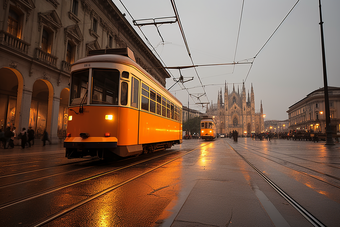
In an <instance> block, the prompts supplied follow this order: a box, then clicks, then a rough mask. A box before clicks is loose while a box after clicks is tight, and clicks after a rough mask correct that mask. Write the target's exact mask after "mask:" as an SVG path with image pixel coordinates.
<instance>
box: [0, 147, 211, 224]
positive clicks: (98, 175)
mask: <svg viewBox="0 0 340 227" xmlns="http://www.w3.org/2000/svg"><path fill="white" fill-rule="evenodd" d="M206 145H207V144H206ZM201 147H202V145H200V146H197V147H196V148H194V149H192V150H190V151H184V153H182V154H180V155H177V156H176V157H174V158H172V159H170V160H169V161H166V162H164V163H162V164H160V165H158V166H156V167H154V168H152V169H149V170H147V171H144V172H143V173H140V174H138V175H136V176H134V177H131V178H129V179H127V180H124V181H122V182H120V183H117V184H115V185H112V186H110V187H107V188H106V189H104V190H102V191H100V192H96V193H94V194H93V195H91V196H90V197H89V198H88V199H85V200H83V201H80V202H78V203H76V204H74V205H72V206H71V207H68V208H67V209H64V210H62V211H59V212H58V213H57V214H55V215H52V216H53V217H52V219H51V217H48V221H47V222H49V221H51V220H53V219H55V218H57V217H59V216H62V215H63V214H65V213H67V212H69V211H71V210H74V209H76V208H77V207H79V206H81V205H83V204H85V203H88V202H90V201H92V200H94V199H95V198H98V197H99V196H101V195H104V194H106V193H108V192H110V191H113V190H115V189H117V188H119V187H121V186H123V185H124V184H127V183H129V182H131V181H133V180H135V179H138V178H140V177H142V176H144V175H146V174H148V173H150V172H152V171H154V170H156V169H158V168H161V167H162V166H164V165H166V164H168V163H170V162H173V161H175V160H177V159H179V158H181V157H183V156H185V155H187V154H189V153H191V152H193V151H194V150H197V149H199V148H201ZM170 155H174V154H173V153H166V154H162V155H157V156H153V157H151V158H148V159H145V160H141V161H137V162H134V163H132V164H130V165H126V166H122V167H119V168H115V169H113V170H109V171H105V172H102V173H98V174H96V175H93V176H90V177H86V178H83V179H79V180H77V181H74V182H71V183H67V184H64V185H60V186H57V187H54V188H51V189H47V190H45V191H41V192H39V193H35V194H31V195H29V196H26V197H22V198H18V199H16V200H13V201H10V202H8V203H5V204H1V205H0V211H1V210H4V209H6V208H9V207H12V206H14V205H18V204H20V203H24V202H27V201H30V200H34V199H37V198H39V197H42V196H45V195H48V194H52V193H54V192H57V191H60V190H62V189H66V188H70V187H73V186H77V185H80V184H81V183H84V182H89V181H91V180H94V179H98V178H101V177H104V176H107V175H109V174H113V173H116V172H119V171H122V170H126V169H128V168H131V167H134V166H137V165H139V164H145V163H147V162H150V161H152V160H155V159H159V158H162V157H165V156H170ZM46 220H47V219H46ZM46 220H44V221H41V222H40V223H47V222H46ZM40 225H42V224H39V223H38V224H36V226H40Z"/></svg>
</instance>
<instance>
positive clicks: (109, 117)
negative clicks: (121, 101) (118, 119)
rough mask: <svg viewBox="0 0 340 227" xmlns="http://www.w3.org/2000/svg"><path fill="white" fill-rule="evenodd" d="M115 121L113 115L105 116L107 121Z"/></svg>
mask: <svg viewBox="0 0 340 227" xmlns="http://www.w3.org/2000/svg"><path fill="white" fill-rule="evenodd" d="M112 119H113V115H105V120H112Z"/></svg>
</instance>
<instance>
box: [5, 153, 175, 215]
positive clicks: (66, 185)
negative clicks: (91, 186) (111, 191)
mask: <svg viewBox="0 0 340 227" xmlns="http://www.w3.org/2000/svg"><path fill="white" fill-rule="evenodd" d="M165 155H169V153H167V154H163V155H159V156H155V157H152V158H150V159H146V160H142V161H139V162H136V163H132V164H130V165H127V166H123V167H121V168H117V169H113V170H110V171H106V172H103V173H99V174H96V175H94V176H91V177H87V178H84V179H81V180H77V181H74V182H72V183H69V184H65V185H63V186H59V187H55V188H52V189H48V190H46V191H43V192H40V193H36V194H33V195H31V196H27V197H25V198H21V199H17V200H15V201H12V202H8V203H6V204H2V205H0V210H2V209H5V208H7V207H10V206H13V205H16V204H19V203H22V202H26V201H29V200H32V199H35V198H39V197H41V196H44V195H48V194H51V193H53V192H56V191H59V190H61V189H65V188H68V187H71V186H74V185H77V184H80V183H83V182H86V181H89V180H93V179H96V178H99V177H102V176H105V175H108V174H111V173H114V172H117V171H120V170H123V169H127V168H129V167H132V166H135V165H138V164H141V163H144V162H148V161H151V160H153V159H156V158H160V157H163V156H165Z"/></svg>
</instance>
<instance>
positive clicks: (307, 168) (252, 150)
mask: <svg viewBox="0 0 340 227" xmlns="http://www.w3.org/2000/svg"><path fill="white" fill-rule="evenodd" d="M244 147H245V146H244ZM247 149H248V150H249V151H250V152H252V153H253V154H255V155H257V156H260V157H262V158H265V159H267V160H269V161H272V162H275V163H277V164H279V165H281V166H284V167H286V168H288V169H291V170H294V171H296V172H299V173H301V174H304V175H306V176H308V177H311V178H314V179H316V180H318V181H321V182H323V183H325V184H328V185H330V186H333V187H336V188H340V186H337V185H334V184H332V183H330V182H328V181H325V180H324V179H320V178H318V177H317V176H316V175H315V176H314V175H311V174H309V173H307V172H303V171H300V170H297V169H294V168H291V167H288V166H287V165H282V163H280V162H278V161H275V160H273V159H271V158H275V159H278V160H280V161H283V162H286V163H289V164H291V165H293V166H297V167H300V168H302V169H306V170H309V171H311V172H315V173H317V174H319V175H322V176H325V177H329V178H332V179H334V180H337V181H340V178H339V177H336V176H333V175H329V174H327V173H323V172H321V171H318V170H315V169H311V168H309V167H306V166H302V165H299V164H296V163H294V162H290V161H287V160H284V159H281V158H278V157H275V156H273V155H268V154H264V153H262V152H259V151H256V150H254V149H249V148H247ZM255 152H257V153H260V154H264V155H267V156H269V157H271V158H269V157H265V156H264V155H260V154H257V153H255ZM288 157H292V156H288ZM302 160H304V161H309V160H306V159H302ZM311 162H312V161H311ZM318 164H323V165H327V164H324V163H320V162H319V163H318ZM327 166H329V165H327ZM330 167H333V166H330ZM334 168H336V167H334Z"/></svg>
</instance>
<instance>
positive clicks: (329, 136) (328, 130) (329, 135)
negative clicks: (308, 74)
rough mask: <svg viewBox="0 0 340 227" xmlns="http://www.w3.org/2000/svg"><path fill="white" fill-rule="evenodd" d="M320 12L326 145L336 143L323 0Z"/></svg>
mask: <svg viewBox="0 0 340 227" xmlns="http://www.w3.org/2000/svg"><path fill="white" fill-rule="evenodd" d="M319 12H320V23H319V24H320V31H321V49H322V66H323V83H324V88H323V90H324V94H325V113H326V137H327V139H326V145H334V142H333V139H332V131H331V127H330V121H331V119H330V111H329V98H328V83H327V70H326V54H325V44H324V37H323V21H322V12H321V0H319Z"/></svg>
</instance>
